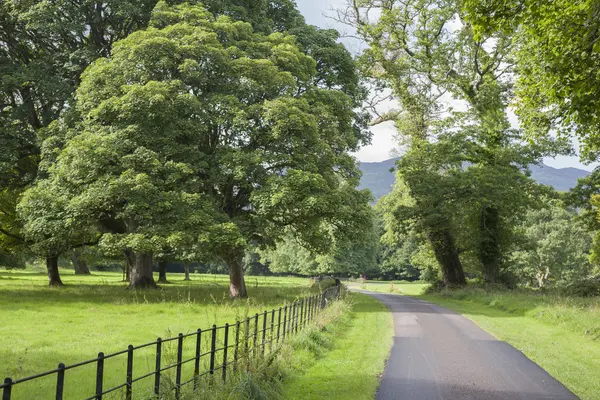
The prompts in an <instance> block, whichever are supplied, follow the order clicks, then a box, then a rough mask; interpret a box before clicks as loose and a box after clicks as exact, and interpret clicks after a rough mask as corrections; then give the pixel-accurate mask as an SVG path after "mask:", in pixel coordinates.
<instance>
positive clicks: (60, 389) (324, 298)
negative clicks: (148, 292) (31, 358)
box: [0, 286, 340, 400]
mask: <svg viewBox="0 0 600 400" xmlns="http://www.w3.org/2000/svg"><path fill="white" fill-rule="evenodd" d="M339 296H340V286H334V287H331V288H329V289H327V290H325V291H323V292H321V293H319V294H314V295H312V296H309V297H306V298H303V299H301V300H298V301H295V302H294V303H292V304H290V305H286V306H284V307H279V309H278V310H275V309H272V310H271V311H266V310H265V311H263V312H262V313H261V314H255V315H254V316H252V317H248V318H246V319H245V320H243V321H242V322H240V321H237V322H236V323H235V324H231V325H230V324H225V325H222V326H216V325H213V326H212V328H209V329H198V330H197V331H196V332H192V333H188V334H186V335H184V334H182V333H180V334H179V335H178V336H176V337H171V338H167V339H161V338H158V339H156V341H154V342H150V343H146V344H142V345H139V346H133V345H129V346H128V347H127V349H125V350H121V351H118V352H116V353H112V354H104V353H102V352H100V353H98V357H96V358H94V359H91V360H87V361H82V362H79V363H76V364H72V365H65V364H63V363H60V364H58V367H57V368H56V369H53V370H51V371H46V372H43V373H40V374H37V375H32V376H28V377H26V378H21V379H16V380H12V379H11V378H6V379H5V380H4V383H3V384H1V385H0V389H1V390H2V400H11V396H12V394H13V392H17V391H18V389H19V388H20V387H21V386H17V385H19V384H22V383H24V382H29V381H33V380H35V379H40V378H43V377H48V376H52V375H54V376H55V379H56V385H55V389H56V390H55V396H54V398H55V399H56V400H63V394H64V391H65V375H66V372H67V371H70V370H75V369H77V368H81V367H83V366H86V365H90V366H93V365H95V366H96V374H95V375H96V384H95V391H94V394H93V395H91V396H90V397H87V398H86V400H92V399H93V400H101V399H102V398H103V396H105V395H108V394H111V393H115V392H117V391H119V390H121V391H124V392H125V393H124V394H125V399H126V400H132V398H133V397H132V396H133V386H134V385H133V384H134V383H136V382H138V381H142V380H144V379H150V378H154V382H153V386H151V387H150V388H149V389H150V390H149V392H145V393H152V392H153V393H154V394H155V395H159V394H160V391H161V378H163V377H164V372H166V371H169V370H172V369H175V379H174V380H175V381H174V382H173V384H172V387H170V388H169V389H171V390H173V391H174V392H175V399H179V398H180V397H181V388H182V386H184V385H186V384H193V390H197V389H198V386H199V384H200V383H201V382H200V378H202V377H204V376H208V377H210V378H211V379H214V376H215V375H217V376H218V375H219V374H220V375H221V379H222V380H223V381H225V380H226V379H227V372H228V369H231V368H233V371H235V370H236V369H237V367H238V362H239V361H240V360H243V359H249V358H250V357H259V356H264V355H265V354H266V353H267V350H268V352H269V353H270V352H272V351H273V347H274V346H273V345H274V344H275V345H278V344H279V343H280V342H283V341H284V340H285V339H286V337H289V336H291V335H293V334H295V333H297V332H298V331H299V330H302V329H304V327H306V325H307V324H308V323H309V322H311V321H313V320H314V318H315V317H316V316H317V315H318V314H319V312H320V310H322V309H324V308H325V307H326V306H327V304H328V300H330V299H333V298H339ZM186 339H187V340H188V343H189V341H190V340H192V341H193V343H191V344H192V345H193V346H192V349H193V351H194V356H193V357H189V358H185V359H184V350H185V342H186ZM194 339H195V340H194ZM203 340H204V342H205V345H208V346H209V349H208V350H206V351H204V352H203V349H202V342H203ZM217 342H218V344H217ZM175 343H176V346H177V350H176V361H175V362H173V363H168V365H163V361H165V358H168V357H165V350H166V349H165V347H166V346H168V345H172V344H175ZM217 346H219V347H217ZM267 346H268V349H267ZM152 347H153V348H154V349H155V350H154V353H155V357H154V360H155V368H154V369H153V370H152V371H150V372H148V373H145V374H143V375H140V376H136V377H134V373H133V366H134V354H135V351H136V350H141V349H152ZM118 356H126V357H127V363H126V368H125V371H126V372H125V376H124V381H123V382H122V383H121V384H117V385H116V386H112V387H109V388H105V385H104V383H105V382H104V371H105V362H106V361H107V360H110V359H115V358H116V357H118ZM192 362H193V363H194V364H193V366H194V368H193V373H192V374H191V377H190V376H187V377H184V376H183V375H184V373H183V367H184V365H187V364H188V363H192ZM201 364H204V367H205V368H204V369H201ZM168 378H169V380H170V379H171V378H172V377H168ZM92 387H93V385H92ZM90 394H92V393H90ZM49 398H52V397H49Z"/></svg>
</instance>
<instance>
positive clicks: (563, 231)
mask: <svg viewBox="0 0 600 400" xmlns="http://www.w3.org/2000/svg"><path fill="white" fill-rule="evenodd" d="M521 229H522V235H523V237H524V243H523V244H522V245H521V246H520V248H519V250H517V251H515V252H513V253H512V254H511V262H512V263H513V268H515V272H516V275H517V276H518V277H519V278H520V279H521V280H522V281H523V283H526V284H529V285H531V286H537V287H544V286H546V285H547V284H548V282H555V283H567V282H573V281H577V280H581V279H583V278H586V277H587V276H588V275H589V274H590V272H591V270H592V268H591V264H590V262H589V260H588V254H589V250H590V245H591V243H592V235H591V234H590V233H589V232H587V229H586V227H585V225H584V224H583V223H582V222H581V221H578V220H577V219H576V218H575V213H574V212H572V211H569V210H567V209H565V207H564V205H563V204H561V203H560V202H558V201H556V200H553V201H547V202H546V205H545V207H542V208H540V209H537V210H531V211H529V212H528V213H527V217H526V219H525V221H524V223H523V226H522V228H521Z"/></svg>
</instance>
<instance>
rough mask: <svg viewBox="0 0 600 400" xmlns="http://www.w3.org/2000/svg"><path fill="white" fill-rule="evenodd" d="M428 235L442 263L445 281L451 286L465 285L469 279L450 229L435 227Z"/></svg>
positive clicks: (438, 260) (439, 261) (441, 267)
mask: <svg viewBox="0 0 600 400" xmlns="http://www.w3.org/2000/svg"><path fill="white" fill-rule="evenodd" d="M428 237H429V242H430V243H431V246H432V247H433V252H434V254H435V258H436V260H437V262H438V263H439V264H440V269H441V270H442V277H443V280H444V283H445V284H446V285H449V286H458V285H465V284H466V283H467V280H466V279H465V273H464V271H463V267H462V263H461V262H460V258H459V257H458V250H457V249H456V245H455V244H454V238H453V237H452V234H451V233H450V231H449V230H448V229H444V228H438V229H433V230H431V231H430V232H429V233H428Z"/></svg>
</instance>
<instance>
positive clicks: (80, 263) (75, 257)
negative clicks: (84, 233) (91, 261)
mask: <svg viewBox="0 0 600 400" xmlns="http://www.w3.org/2000/svg"><path fill="white" fill-rule="evenodd" d="M71 261H72V262H73V269H74V270H75V275H91V273H90V269H89V268H88V266H87V263H86V262H85V260H84V259H83V258H82V257H81V252H80V251H79V250H73V252H72V253H71Z"/></svg>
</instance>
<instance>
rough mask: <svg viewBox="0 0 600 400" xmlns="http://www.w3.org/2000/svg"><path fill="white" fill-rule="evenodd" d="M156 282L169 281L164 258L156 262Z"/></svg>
mask: <svg viewBox="0 0 600 400" xmlns="http://www.w3.org/2000/svg"><path fill="white" fill-rule="evenodd" d="M158 283H169V282H168V281H167V262H166V261H164V260H160V261H159V262H158Z"/></svg>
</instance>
